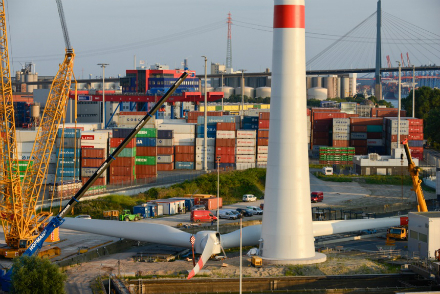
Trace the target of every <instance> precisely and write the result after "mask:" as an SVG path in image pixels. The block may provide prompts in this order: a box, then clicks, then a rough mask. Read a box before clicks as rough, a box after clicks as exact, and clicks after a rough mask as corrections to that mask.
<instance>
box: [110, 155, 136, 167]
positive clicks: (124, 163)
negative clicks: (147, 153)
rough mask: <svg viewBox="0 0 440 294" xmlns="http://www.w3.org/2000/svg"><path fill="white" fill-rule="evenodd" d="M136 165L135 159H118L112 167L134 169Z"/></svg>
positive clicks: (113, 162) (111, 164)
mask: <svg viewBox="0 0 440 294" xmlns="http://www.w3.org/2000/svg"><path fill="white" fill-rule="evenodd" d="M134 165H135V158H134V157H116V160H114V161H112V163H110V166H111V167H133V166H134Z"/></svg>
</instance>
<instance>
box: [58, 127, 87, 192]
mask: <svg viewBox="0 0 440 294" xmlns="http://www.w3.org/2000/svg"><path fill="white" fill-rule="evenodd" d="M63 130H64V132H63ZM63 134H64V137H63ZM55 148H56V150H57V151H56V153H57V163H56V165H57V166H56V181H57V182H58V183H60V182H71V181H75V180H78V179H79V171H80V158H81V130H79V129H58V132H57V138H56V140H55ZM75 153H76V154H75Z"/></svg>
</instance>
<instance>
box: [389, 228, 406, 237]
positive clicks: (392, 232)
mask: <svg viewBox="0 0 440 294" xmlns="http://www.w3.org/2000/svg"><path fill="white" fill-rule="evenodd" d="M391 238H392V239H395V240H408V227H407V226H398V227H391V228H389V229H388V230H387V239H391Z"/></svg>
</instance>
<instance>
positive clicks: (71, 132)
mask: <svg viewBox="0 0 440 294" xmlns="http://www.w3.org/2000/svg"><path fill="white" fill-rule="evenodd" d="M75 131H76V132H75ZM75 133H76V137H77V138H81V130H80V129H64V138H75ZM62 134H63V129H58V132H57V137H58V138H61V136H62Z"/></svg>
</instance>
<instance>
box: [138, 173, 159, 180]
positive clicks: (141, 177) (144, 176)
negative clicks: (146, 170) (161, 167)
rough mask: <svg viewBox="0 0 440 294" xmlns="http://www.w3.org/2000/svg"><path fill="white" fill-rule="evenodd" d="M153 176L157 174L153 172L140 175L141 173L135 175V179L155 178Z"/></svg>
mask: <svg viewBox="0 0 440 294" xmlns="http://www.w3.org/2000/svg"><path fill="white" fill-rule="evenodd" d="M155 177H157V175H156V174H154V175H142V174H140V175H138V174H137V175H136V179H151V178H155Z"/></svg>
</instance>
